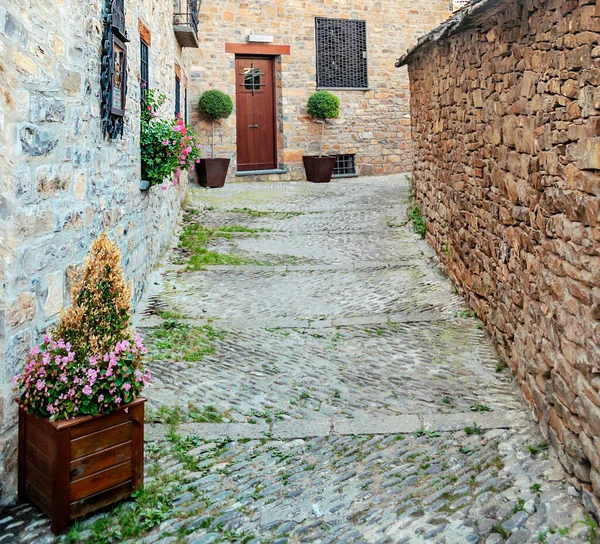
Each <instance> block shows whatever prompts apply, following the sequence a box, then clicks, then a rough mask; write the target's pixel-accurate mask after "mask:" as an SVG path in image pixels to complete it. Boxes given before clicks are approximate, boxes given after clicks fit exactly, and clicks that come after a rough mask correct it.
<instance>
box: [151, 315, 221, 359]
mask: <svg viewBox="0 0 600 544" xmlns="http://www.w3.org/2000/svg"><path fill="white" fill-rule="evenodd" d="M225 335H226V332H225V331H222V330H219V329H215V328H214V327H211V326H210V325H203V326H202V327H194V326H192V325H190V324H188V323H182V322H181V321H177V320H168V321H165V322H163V323H162V325H161V326H160V327H156V328H154V329H152V330H151V331H150V332H149V334H148V336H149V338H150V340H151V349H152V355H153V356H154V358H155V359H163V360H167V361H186V362H188V363H197V362H198V361H202V359H204V357H205V356H206V355H212V354H213V353H215V346H214V342H215V340H223V338H225Z"/></svg>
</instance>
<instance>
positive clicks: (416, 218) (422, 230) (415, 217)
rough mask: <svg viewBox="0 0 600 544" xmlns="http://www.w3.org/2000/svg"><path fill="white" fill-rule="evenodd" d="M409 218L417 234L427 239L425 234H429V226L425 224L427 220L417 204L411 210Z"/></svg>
mask: <svg viewBox="0 0 600 544" xmlns="http://www.w3.org/2000/svg"><path fill="white" fill-rule="evenodd" d="M408 218H409V219H410V220H411V221H412V224H413V228H414V229H415V232H416V233H417V234H418V235H419V236H420V237H421V238H425V234H426V233H427V226H426V224H425V219H423V216H422V215H421V212H420V210H419V207H418V206H417V205H416V204H415V205H413V206H412V207H411V208H410V209H409V211H408Z"/></svg>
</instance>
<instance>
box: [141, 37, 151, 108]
mask: <svg viewBox="0 0 600 544" xmlns="http://www.w3.org/2000/svg"><path fill="white" fill-rule="evenodd" d="M149 59H150V48H149V47H148V44H147V43H146V42H145V41H144V40H141V39H140V88H141V93H140V97H141V100H142V102H144V100H145V99H146V93H147V92H148V86H149V85H150V66H149Z"/></svg>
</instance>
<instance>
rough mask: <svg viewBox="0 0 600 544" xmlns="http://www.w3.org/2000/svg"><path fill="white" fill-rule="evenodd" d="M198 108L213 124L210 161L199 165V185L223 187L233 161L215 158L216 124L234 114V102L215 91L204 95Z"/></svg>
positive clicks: (197, 168)
mask: <svg viewBox="0 0 600 544" xmlns="http://www.w3.org/2000/svg"><path fill="white" fill-rule="evenodd" d="M198 108H199V110H200V114H201V115H202V116H203V117H204V118H205V119H206V120H207V121H210V124H211V142H210V159H202V160H201V161H200V163H199V164H198V165H197V167H196V171H197V172H198V183H200V185H202V186H203V187H209V188H216V187H223V185H225V180H226V179H227V172H228V171H229V163H230V162H231V159H216V158H215V123H216V122H217V121H220V120H221V119H227V118H228V117H229V116H230V115H231V114H232V113H233V102H232V101H231V98H230V97H229V96H227V95H226V94H225V93H222V92H221V91H217V90H214V89H213V90H210V91H205V92H204V93H203V94H202V96H201V97H200V101H199V103H198Z"/></svg>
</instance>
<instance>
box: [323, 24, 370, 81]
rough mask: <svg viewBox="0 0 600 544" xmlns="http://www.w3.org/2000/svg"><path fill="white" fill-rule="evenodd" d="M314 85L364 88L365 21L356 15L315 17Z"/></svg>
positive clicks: (366, 73) (366, 76) (365, 68)
mask: <svg viewBox="0 0 600 544" xmlns="http://www.w3.org/2000/svg"><path fill="white" fill-rule="evenodd" d="M315 25H316V27H315V34H316V45H317V87H318V88H320V89H367V88H368V87H369V71H368V62H367V60H368V59H367V23H366V21H359V20H355V19H326V18H324V17H317V18H316V20H315Z"/></svg>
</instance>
